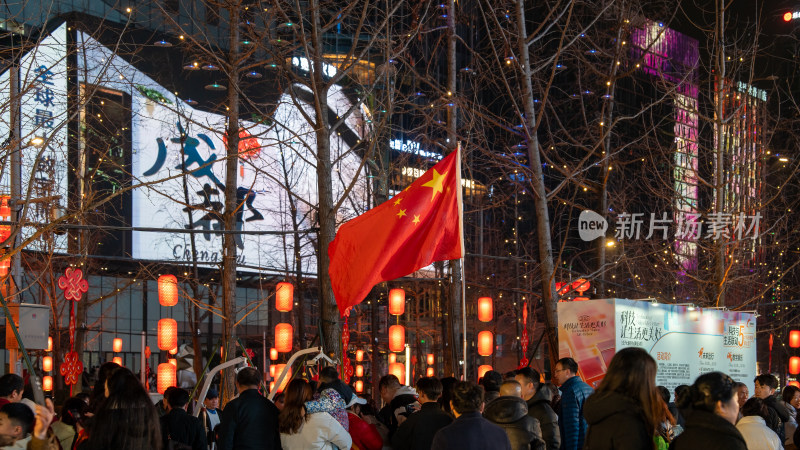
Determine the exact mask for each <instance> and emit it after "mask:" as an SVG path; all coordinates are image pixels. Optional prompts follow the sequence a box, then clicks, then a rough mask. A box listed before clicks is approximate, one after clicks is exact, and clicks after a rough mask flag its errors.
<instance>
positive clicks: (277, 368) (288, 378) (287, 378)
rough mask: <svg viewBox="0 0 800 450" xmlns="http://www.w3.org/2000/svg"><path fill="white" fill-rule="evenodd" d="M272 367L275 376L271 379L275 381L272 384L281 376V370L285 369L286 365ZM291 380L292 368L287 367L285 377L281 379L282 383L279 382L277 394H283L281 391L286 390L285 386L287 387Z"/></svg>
mask: <svg viewBox="0 0 800 450" xmlns="http://www.w3.org/2000/svg"><path fill="white" fill-rule="evenodd" d="M274 367H275V375H274V376H273V378H274V379H275V381H274V382H277V381H278V378H280V376H281V372H283V369H284V368H285V367H286V364H275V365H274ZM291 379H292V368H291V367H289V369H288V370H287V371H286V375H285V376H284V377H283V381H281V384H280V386H278V392H283V390H284V389H286V386H288V385H289V381H291ZM270 391H272V389H270Z"/></svg>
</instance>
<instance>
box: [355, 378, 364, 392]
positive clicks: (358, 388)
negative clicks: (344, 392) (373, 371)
mask: <svg viewBox="0 0 800 450" xmlns="http://www.w3.org/2000/svg"><path fill="white" fill-rule="evenodd" d="M356 392H358V393H359V394H360V393H362V392H364V382H363V381H361V380H358V381H356Z"/></svg>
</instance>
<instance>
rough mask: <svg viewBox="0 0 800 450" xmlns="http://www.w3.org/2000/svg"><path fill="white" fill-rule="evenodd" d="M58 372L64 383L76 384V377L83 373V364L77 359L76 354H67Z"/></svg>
mask: <svg viewBox="0 0 800 450" xmlns="http://www.w3.org/2000/svg"><path fill="white" fill-rule="evenodd" d="M59 372H60V373H61V376H62V377H64V383H67V384H69V385H75V384H78V377H79V376H80V375H81V374H82V373H83V363H82V362H81V360H80V359H78V353H77V352H69V353H67V355H66V356H64V362H63V363H61V369H60V370H59ZM70 389H71V388H70Z"/></svg>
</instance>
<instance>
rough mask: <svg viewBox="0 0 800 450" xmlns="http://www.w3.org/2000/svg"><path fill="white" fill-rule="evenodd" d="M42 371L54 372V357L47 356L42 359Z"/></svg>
mask: <svg viewBox="0 0 800 450" xmlns="http://www.w3.org/2000/svg"><path fill="white" fill-rule="evenodd" d="M42 370H44V371H45V372H50V371H51V370H53V357H52V356H45V357H44V358H42Z"/></svg>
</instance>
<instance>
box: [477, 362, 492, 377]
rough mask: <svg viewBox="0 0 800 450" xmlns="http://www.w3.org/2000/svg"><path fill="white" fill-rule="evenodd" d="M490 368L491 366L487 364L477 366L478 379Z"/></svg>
mask: <svg viewBox="0 0 800 450" xmlns="http://www.w3.org/2000/svg"><path fill="white" fill-rule="evenodd" d="M490 370H492V366H490V365H489V364H484V365H482V366H480V367H478V379H479V380H480V379H481V378H483V376H484V375H486V372H488V371H490Z"/></svg>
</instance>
